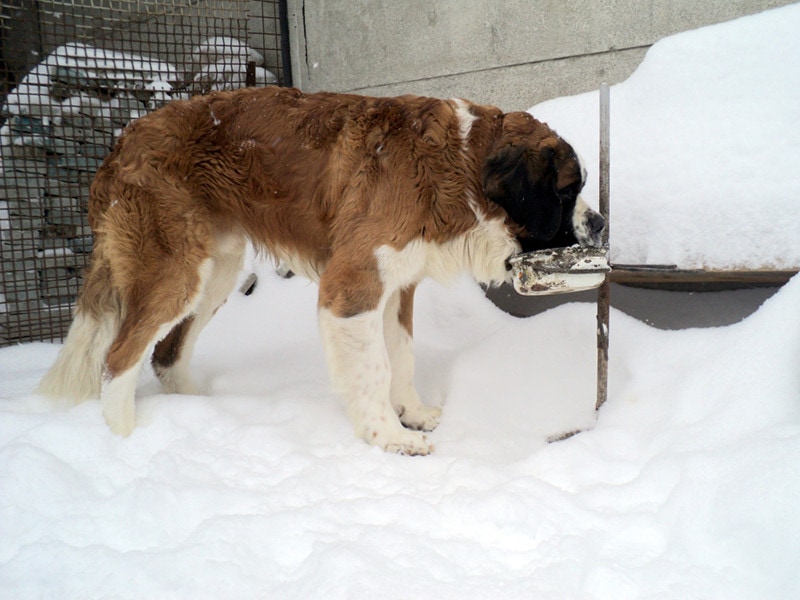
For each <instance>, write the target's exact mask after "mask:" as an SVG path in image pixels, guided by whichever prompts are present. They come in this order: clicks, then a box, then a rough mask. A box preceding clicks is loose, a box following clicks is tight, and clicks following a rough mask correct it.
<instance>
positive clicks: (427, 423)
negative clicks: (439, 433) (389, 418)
mask: <svg viewBox="0 0 800 600" xmlns="http://www.w3.org/2000/svg"><path fill="white" fill-rule="evenodd" d="M399 416H400V422H401V423H402V424H403V425H405V426H406V427H408V428H409V429H416V430H417V431H433V430H434V429H436V427H437V425H439V419H440V418H441V416H442V409H441V408H439V407H438V406H426V405H424V404H422V403H418V404H417V405H416V406H412V407H408V406H406V407H403V409H402V412H401V413H400V415H399Z"/></svg>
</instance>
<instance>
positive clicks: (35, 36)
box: [0, 0, 291, 346]
mask: <svg viewBox="0 0 800 600" xmlns="http://www.w3.org/2000/svg"><path fill="white" fill-rule="evenodd" d="M284 6H285V5H284ZM280 9H281V6H280V2H279V1H261V2H253V1H250V2H248V1H236V0H76V1H70V2H55V1H47V0H38V1H36V0H0V34H1V35H0V42H1V43H2V45H1V46H0V57H2V63H0V77H2V84H1V85H2V89H0V173H1V174H2V184H0V264H1V265H2V276H0V346H2V345H8V344H12V343H16V342H21V341H31V340H57V339H61V338H62V337H63V336H64V334H65V332H66V328H67V327H68V325H69V322H70V319H71V310H72V305H73V303H74V301H75V298H76V296H77V293H78V290H79V289H80V285H81V282H82V271H83V268H84V267H85V266H86V263H87V261H88V257H89V253H90V252H91V248H92V234H91V230H90V228H89V225H88V222H87V219H86V208H87V207H86V202H87V198H88V192H89V185H90V183H91V181H92V179H93V177H94V173H95V171H96V170H97V168H98V167H99V166H100V164H101V162H102V160H103V157H104V156H105V155H106V154H107V153H108V152H109V151H110V149H111V146H112V145H113V144H114V141H115V139H116V137H117V136H118V135H119V133H120V132H121V131H122V128H123V127H125V125H126V124H127V123H129V122H130V121H131V120H133V119H135V118H137V117H139V116H141V115H143V114H145V113H147V112H148V111H151V110H154V109H156V108H158V107H160V106H162V105H163V104H164V103H165V102H168V101H169V100H171V99H173V98H180V97H188V96H189V95H192V94H198V93H206V92H209V91H212V90H220V89H235V88H238V87H242V86H245V85H281V84H290V83H291V80H290V74H289V73H288V69H287V68H286V67H285V64H286V63H285V62H284V59H285V58H287V57H285V56H284V52H283V51H282V42H285V40H282V38H281V31H282V30H281V18H283V15H282V12H285V11H281V10H280ZM283 31H285V28H284V30H283Z"/></svg>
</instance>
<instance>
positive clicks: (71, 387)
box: [36, 309, 120, 404]
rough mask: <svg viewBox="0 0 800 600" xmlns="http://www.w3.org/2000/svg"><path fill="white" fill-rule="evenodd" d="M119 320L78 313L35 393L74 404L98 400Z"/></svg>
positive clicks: (82, 312) (111, 317)
mask: <svg viewBox="0 0 800 600" xmlns="http://www.w3.org/2000/svg"><path fill="white" fill-rule="evenodd" d="M119 322H120V320H119V316H118V315H116V314H113V313H103V314H101V315H100V316H95V315H92V314H89V313H88V312H84V311H81V310H80V309H78V311H77V312H76V315H75V319H74V320H73V322H72V325H71V326H70V328H69V333H68V334H67V339H66V340H65V341H64V346H63V347H62V348H61V351H60V352H59V353H58V357H57V358H56V361H55V363H54V364H53V366H52V367H50V370H49V371H48V372H47V373H46V374H45V376H44V377H43V378H42V381H41V382H40V383H39V387H38V388H37V389H36V393H38V394H41V395H42V396H47V397H49V398H52V399H58V400H67V401H69V402H70V403H72V404H78V403H80V402H83V401H84V400H89V399H90V398H99V397H100V388H101V385H102V381H103V366H104V364H105V359H106V355H107V354H108V350H109V348H110V347H111V344H112V343H113V342H114V338H115V337H116V336H117V332H118V330H119Z"/></svg>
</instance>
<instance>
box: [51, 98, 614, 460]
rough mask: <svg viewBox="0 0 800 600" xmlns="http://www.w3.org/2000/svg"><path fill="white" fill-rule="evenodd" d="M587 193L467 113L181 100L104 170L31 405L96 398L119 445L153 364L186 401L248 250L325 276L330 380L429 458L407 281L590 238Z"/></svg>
mask: <svg viewBox="0 0 800 600" xmlns="http://www.w3.org/2000/svg"><path fill="white" fill-rule="evenodd" d="M583 183H584V174H583V172H582V168H581V165H580V162H579V160H578V159H577V157H576V155H575V153H574V152H573V150H572V148H571V147H570V146H569V145H568V144H567V143H566V142H565V141H564V140H562V139H561V138H559V137H558V136H557V135H556V134H555V133H554V132H553V131H552V130H551V129H550V128H548V127H547V125H545V124H543V123H540V122H539V121H537V120H535V119H534V118H533V117H531V116H530V115H529V114H527V113H523V112H517V113H508V114H503V113H502V112H501V111H500V110H499V109H497V108H494V107H491V106H479V105H476V104H472V103H470V102H467V101H465V100H437V99H432V98H420V97H412V96H404V97H399V98H367V97H361V96H355V95H341V94H328V93H319V94H309V95H306V94H303V93H301V92H299V91H297V90H293V89H281V88H261V89H245V90H239V91H235V92H221V93H216V94H211V95H208V96H199V97H196V98H193V99H191V100H187V101H179V102H173V103H171V104H169V105H167V106H166V107H164V108H163V109H161V110H158V111H156V112H153V113H151V114H149V115H148V116H146V117H143V118H141V119H139V120H138V121H136V122H134V123H133V124H131V125H130V126H129V127H128V128H127V129H126V130H125V132H124V133H123V135H122V136H121V138H120V139H119V142H118V143H117V145H116V147H115V149H114V150H113V151H112V152H111V154H110V155H109V156H108V157H107V158H106V160H105V162H104V163H103V165H102V167H101V168H100V170H99V171H98V173H97V176H96V178H95V181H94V183H93V185H92V187H91V193H90V198H89V220H90V223H91V226H92V228H93V230H94V234H95V245H94V251H93V253H92V259H91V264H90V267H89V269H88V272H87V273H86V278H85V283H84V287H83V290H82V292H81V295H80V298H79V300H78V305H77V309H76V314H75V320H74V322H73V325H72V327H71V329H70V332H69V335H68V337H67V340H66V342H65V344H64V347H63V349H62V350H61V353H60V354H59V357H58V359H57V361H56V363H55V365H54V366H53V367H52V369H51V370H50V371H49V372H48V374H47V375H46V376H45V378H44V379H43V381H42V383H41V385H40V391H41V392H42V393H43V394H46V395H49V396H54V397H68V398H70V399H72V400H73V401H80V400H83V399H87V398H91V397H97V396H98V395H99V396H100V398H101V404H102V408H103V414H104V416H105V418H106V421H107V422H108V424H109V426H110V427H111V429H112V430H113V431H115V432H117V433H118V434H121V435H128V434H129V433H131V431H132V430H133V428H134V425H135V413H134V391H135V387H136V379H137V375H138V373H139V371H140V368H141V366H142V364H143V363H144V361H145V360H146V359H147V358H148V357H150V356H151V354H152V363H153V366H154V369H155V372H156V374H157V375H158V377H159V378H160V380H161V381H162V383H163V385H164V387H165V388H166V390H167V391H169V392H179V393H193V392H195V388H194V386H193V385H192V382H191V379H190V377H189V369H188V365H189V360H190V358H191V354H192V349H193V346H194V343H195V341H196V340H197V337H198V335H199V333H200V331H201V329H202V328H203V326H204V325H205V324H206V323H207V322H208V320H209V319H210V318H211V316H212V315H213V314H214V312H215V311H216V309H217V308H218V307H219V306H220V305H221V304H222V303H223V302H224V301H225V299H226V297H227V296H228V294H229V293H230V291H231V289H232V287H233V286H234V284H235V281H236V277H237V273H238V272H239V270H240V267H241V264H242V255H243V251H244V248H245V244H246V242H247V241H248V240H249V241H250V242H252V243H253V244H254V245H255V246H256V247H257V248H260V249H262V250H264V251H265V252H267V253H269V254H270V255H272V256H273V257H275V258H276V259H278V260H281V261H283V262H284V263H286V264H287V265H289V266H290V268H291V269H292V270H293V271H295V272H297V273H300V274H302V275H306V276H308V277H311V278H313V279H315V280H318V281H319V315H318V316H319V326H320V329H321V333H322V338H323V342H324V346H325V351H326V355H327V358H328V363H329V369H330V375H331V378H332V381H333V383H334V385H335V387H336V388H337V390H338V391H339V392H340V393H341V395H342V396H343V397H344V400H345V402H346V406H347V410H348V413H349V415H350V418H351V419H352V422H353V425H354V426H355V430H356V434H357V435H358V436H359V437H361V438H363V439H364V440H366V441H367V442H368V443H370V444H375V445H378V446H380V447H381V448H384V449H386V450H388V451H394V452H401V453H404V454H427V453H428V452H430V450H431V448H432V446H431V443H430V441H429V440H428V439H427V437H425V436H424V435H423V433H421V431H429V430H432V429H433V428H434V427H435V426H436V425H437V422H438V419H439V414H440V411H439V409H438V408H433V407H429V406H426V405H425V404H423V403H422V402H421V401H420V399H419V396H418V395H417V392H416V391H415V389H414V385H413V376H414V359H413V351H412V342H411V335H412V303H413V297H414V289H415V286H416V284H417V283H418V282H419V281H420V280H421V279H422V278H424V277H426V276H431V277H434V278H436V279H439V280H446V279H448V278H450V277H452V276H453V275H454V274H456V273H459V272H461V271H464V270H466V271H469V272H470V273H472V275H473V276H474V277H475V278H476V279H477V280H478V281H480V282H483V283H486V284H498V283H501V282H503V281H505V280H506V279H507V278H508V271H507V266H506V260H507V259H508V258H509V257H510V256H512V255H514V254H516V253H518V252H520V250H521V249H525V250H529V249H533V248H540V247H549V246H561V245H569V244H572V243H575V242H579V243H583V244H596V243H597V242H598V241H599V235H600V230H601V229H602V227H603V220H602V217H600V216H599V215H598V214H597V213H595V212H594V211H592V210H591V209H589V208H588V207H587V206H586V205H585V204H584V203H583V201H582V200H580V198H579V197H578V193H579V192H580V190H581V188H582V187H583ZM398 417H399V418H398Z"/></svg>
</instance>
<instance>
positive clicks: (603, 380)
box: [595, 83, 611, 410]
mask: <svg viewBox="0 0 800 600" xmlns="http://www.w3.org/2000/svg"><path fill="white" fill-rule="evenodd" d="M610 96H611V94H610V88H609V86H608V84H607V83H604V84H602V85H601V86H600V213H601V214H602V215H603V218H604V219H605V220H606V227H605V230H604V231H603V246H604V247H605V249H606V258H610V257H609V250H608V238H609V229H610V225H611V220H610V219H609V198H610V179H611V178H610V172H611V171H610V167H611V145H610V129H611V109H610V107H611V102H610V100H611V99H610ZM609 280H610V277H609V276H608V274H606V278H605V281H604V282H603V284H602V285H601V286H600V289H599V290H598V292H597V400H596V402H595V410H597V409H599V408H600V407H601V406H602V405H603V403H604V402H605V401H606V398H607V397H608V321H609V313H610V308H611V289H610V288H611V286H610V281H609Z"/></svg>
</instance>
